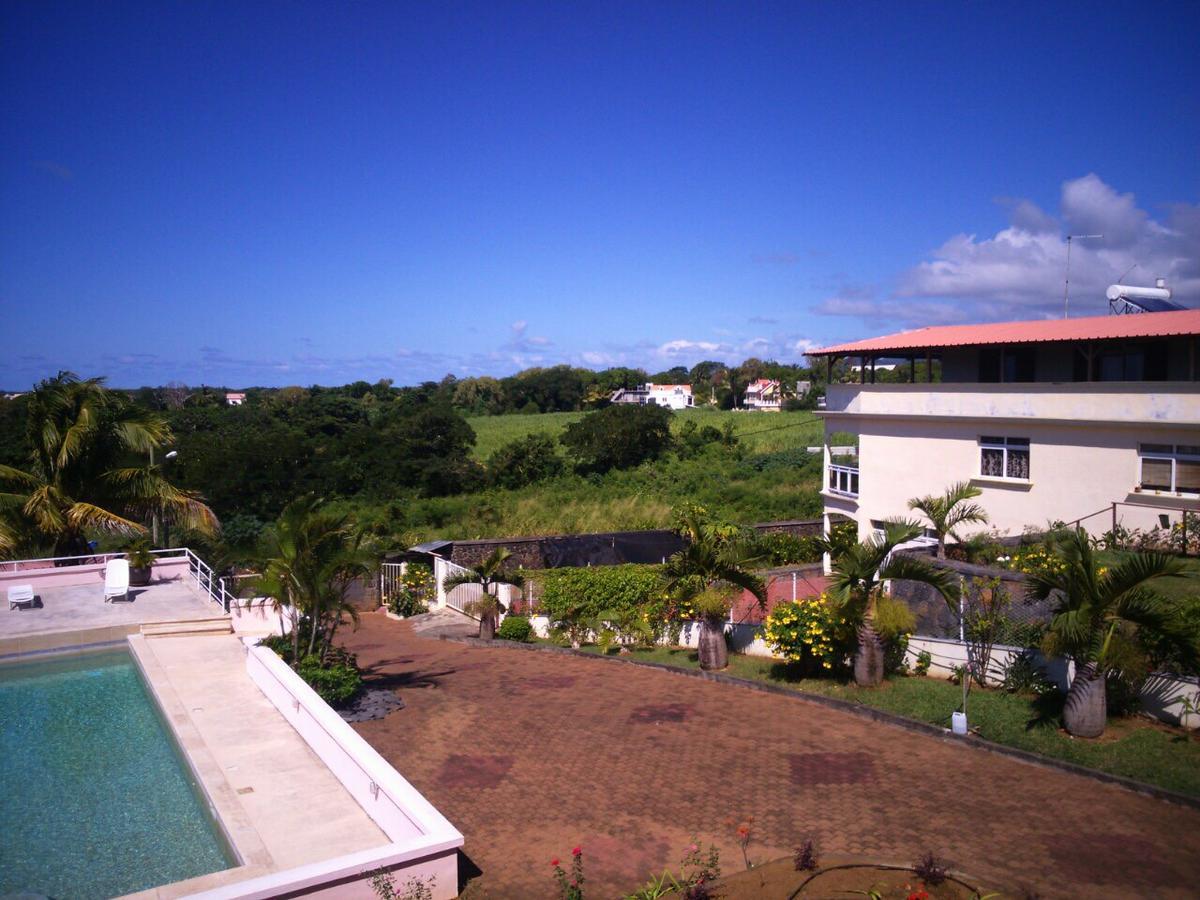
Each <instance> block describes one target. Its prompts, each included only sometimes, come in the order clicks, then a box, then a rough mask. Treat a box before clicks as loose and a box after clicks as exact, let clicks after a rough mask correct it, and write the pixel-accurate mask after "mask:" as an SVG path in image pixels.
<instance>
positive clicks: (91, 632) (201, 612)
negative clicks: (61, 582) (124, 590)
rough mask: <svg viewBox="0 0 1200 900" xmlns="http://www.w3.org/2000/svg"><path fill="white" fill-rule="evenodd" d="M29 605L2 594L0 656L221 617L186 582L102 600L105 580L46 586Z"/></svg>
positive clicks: (136, 589)
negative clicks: (12, 604) (11, 601)
mask: <svg viewBox="0 0 1200 900" xmlns="http://www.w3.org/2000/svg"><path fill="white" fill-rule="evenodd" d="M35 593H36V600H35V602H34V605H33V606H21V607H17V608H16V609H10V608H9V604H8V602H7V598H6V597H3V596H0V656H7V655H10V654H15V653H32V652H36V651H41V650H52V649H55V648H58V647H63V646H70V645H78V644H90V643H103V642H106V641H120V640H124V638H125V636H126V635H128V634H136V633H137V632H138V631H139V630H140V629H141V626H143V625H149V624H153V623H156V622H190V621H197V620H204V619H212V618H217V617H221V616H224V615H225V612H224V610H222V609H221V608H220V607H219V606H218V605H217V604H216V603H214V602H212V601H211V600H209V599H207V598H204V597H201V595H200V594H199V593H197V592H196V591H195V589H193V588H192V586H191V585H190V584H189V583H188V582H187V581H184V580H172V581H155V582H152V583H151V584H149V585H147V586H146V587H134V588H130V589H129V597H130V599H129V600H117V601H114V602H111V603H105V602H104V583H103V581H97V582H96V583H95V584H77V585H70V586H60V587H44V588H38V589H37V590H36V592H35Z"/></svg>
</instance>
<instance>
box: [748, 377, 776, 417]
mask: <svg viewBox="0 0 1200 900" xmlns="http://www.w3.org/2000/svg"><path fill="white" fill-rule="evenodd" d="M742 405H743V406H744V407H746V409H759V410H766V411H768V412H779V410H781V409H783V391H782V390H780V388H779V382H778V381H772V380H770V379H769V378H759V379H758V380H757V381H752V382H750V384H749V385H748V386H747V387H746V397H745V399H744V400H743V402H742Z"/></svg>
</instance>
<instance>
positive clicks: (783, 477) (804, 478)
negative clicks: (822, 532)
mask: <svg viewBox="0 0 1200 900" xmlns="http://www.w3.org/2000/svg"><path fill="white" fill-rule="evenodd" d="M797 430H799V429H797ZM820 471H821V459H820V456H817V455H809V454H805V453H803V452H795V451H791V452H783V453H777V454H776V455H775V456H771V455H768V454H746V453H744V452H743V451H741V450H740V448H739V449H738V450H737V451H734V452H730V451H728V450H726V449H724V448H722V447H718V446H712V447H709V448H708V449H707V450H706V451H705V452H704V453H702V454H701V455H699V456H697V457H695V458H692V459H678V458H676V457H675V456H674V455H673V454H670V455H668V456H667V457H665V458H664V459H661V460H659V461H657V462H653V463H646V464H645V465H642V466H639V467H638V468H636V469H629V470H626V471H619V472H610V473H608V474H607V475H604V476H597V475H591V476H588V477H581V476H579V475H564V476H562V477H561V478H555V479H553V480H550V481H545V482H542V483H540V484H535V485H530V486H528V487H525V488H521V489H519V490H504V489H500V488H493V489H490V490H485V491H479V492H477V493H473V494H460V495H457V496H453V497H437V498H427V499H416V498H414V499H407V500H396V501H393V502H391V503H388V504H385V505H377V506H372V507H358V512H359V515H360V517H362V518H363V520H364V521H366V522H368V523H370V524H371V525H373V526H374V528H375V530H377V531H380V532H390V533H392V534H393V535H395V536H396V538H397V540H399V541H407V542H409V543H410V544H411V543H418V542H420V541H424V540H430V539H433V538H453V539H458V540H466V539H470V538H483V537H510V536H520V535H536V534H572V533H584V532H594V531H625V530H638V529H645V528H664V527H668V526H669V525H670V524H671V511H672V509H673V508H675V507H677V506H679V505H680V504H682V503H685V502H690V503H699V504H701V505H703V506H705V507H706V508H707V509H708V510H709V511H710V512H711V513H712V514H713V515H715V516H717V517H719V518H721V519H725V520H727V521H732V522H739V523H743V524H751V523H754V522H762V521H769V520H774V519H791V518H810V517H816V516H819V515H820V513H821V503H820V496H819V494H818V493H817V488H818V482H819V480H820Z"/></svg>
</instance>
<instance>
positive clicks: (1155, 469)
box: [1142, 458, 1171, 491]
mask: <svg viewBox="0 0 1200 900" xmlns="http://www.w3.org/2000/svg"><path fill="white" fill-rule="evenodd" d="M1142 487H1143V488H1149V489H1150V490H1152V491H1169V490H1171V461H1170V460H1169V459H1145V458H1143V459H1142Z"/></svg>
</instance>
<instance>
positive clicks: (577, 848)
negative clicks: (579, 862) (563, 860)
mask: <svg viewBox="0 0 1200 900" xmlns="http://www.w3.org/2000/svg"><path fill="white" fill-rule="evenodd" d="M581 853H583V848H582V847H580V846H579V845H578V844H576V845H575V848H574V849H573V850H572V851H571V855H572V856H579V854H581Z"/></svg>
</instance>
